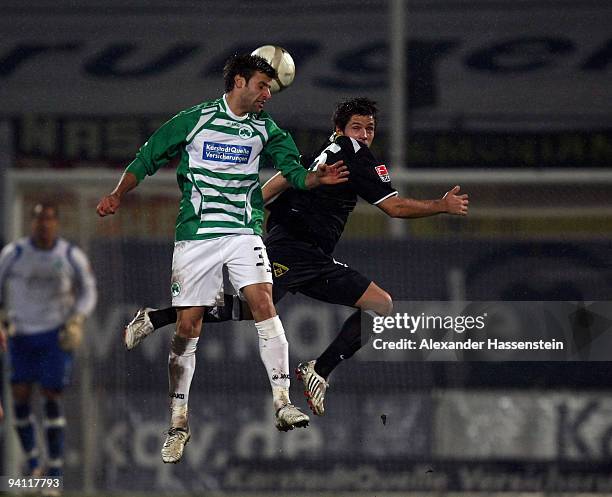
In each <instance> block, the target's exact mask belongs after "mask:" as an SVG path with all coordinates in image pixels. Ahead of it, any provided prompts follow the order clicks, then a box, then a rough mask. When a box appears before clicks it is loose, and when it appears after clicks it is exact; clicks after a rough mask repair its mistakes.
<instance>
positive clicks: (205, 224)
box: [200, 221, 246, 228]
mask: <svg viewBox="0 0 612 497" xmlns="http://www.w3.org/2000/svg"><path fill="white" fill-rule="evenodd" d="M245 227H246V226H245V225H244V224H242V223H232V222H231V221H200V228H245Z"/></svg>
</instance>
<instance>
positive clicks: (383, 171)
mask: <svg viewBox="0 0 612 497" xmlns="http://www.w3.org/2000/svg"><path fill="white" fill-rule="evenodd" d="M374 169H376V174H378V177H379V178H380V180H381V181H384V182H385V183H389V182H390V181H391V178H390V177H389V171H387V166H385V165H384V164H381V165H380V166H376V167H375V168H374Z"/></svg>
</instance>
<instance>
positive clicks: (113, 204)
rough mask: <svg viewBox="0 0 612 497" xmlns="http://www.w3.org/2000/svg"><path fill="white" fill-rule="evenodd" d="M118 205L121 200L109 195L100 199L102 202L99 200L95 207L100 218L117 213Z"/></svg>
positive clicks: (117, 196) (114, 195)
mask: <svg viewBox="0 0 612 497" xmlns="http://www.w3.org/2000/svg"><path fill="white" fill-rule="evenodd" d="M120 204H121V200H120V199H119V195H116V194H113V193H111V194H110V195H106V196H104V197H102V200H100V202H99V203H98V206H97V207H96V212H97V213H98V215H99V216H100V217H104V216H108V215H109V214H114V213H115V212H117V209H119V205H120Z"/></svg>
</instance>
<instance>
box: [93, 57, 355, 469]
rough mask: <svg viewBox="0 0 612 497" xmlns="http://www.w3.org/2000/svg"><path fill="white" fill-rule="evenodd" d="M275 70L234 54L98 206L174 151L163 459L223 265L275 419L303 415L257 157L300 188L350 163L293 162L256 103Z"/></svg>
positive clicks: (111, 203)
mask: <svg viewBox="0 0 612 497" xmlns="http://www.w3.org/2000/svg"><path fill="white" fill-rule="evenodd" d="M275 76H276V72H275V70H274V69H273V68H272V66H270V65H269V64H268V63H267V62H266V60H265V59H263V58H261V57H258V56H253V55H239V56H233V57H231V58H230V59H229V60H228V61H227V63H226V65H225V67H224V70H223V77H224V82H225V94H224V95H223V96H222V97H221V98H218V99H216V100H211V101H207V102H204V103H202V104H200V105H197V106H195V107H192V108H190V109H187V110H185V111H183V112H180V113H179V114H177V115H176V116H174V117H173V118H172V119H170V120H169V121H168V122H167V123H165V124H164V125H163V126H162V127H161V128H159V129H158V130H157V131H156V132H155V133H153V135H152V136H151V137H150V138H149V140H148V141H147V142H146V143H145V144H144V145H143V146H142V147H141V149H140V150H139V152H138V153H137V155H136V158H135V159H134V161H132V163H130V164H129V165H128V167H127V168H126V170H125V172H124V174H123V175H122V177H121V179H120V180H119V183H118V184H117V186H116V187H115V189H114V190H113V191H112V192H111V193H110V194H109V195H106V196H105V197H103V198H102V199H101V200H100V203H99V204H98V207H97V212H98V214H99V215H100V216H106V215H109V214H114V213H115V212H116V211H117V209H118V208H119V206H120V204H121V199H122V197H123V195H125V194H126V193H127V192H129V191H130V190H132V189H133V188H135V187H136V186H137V185H138V184H139V183H140V181H142V180H143V179H144V177H145V176H147V175H149V176H150V175H153V174H155V172H156V171H157V170H158V169H159V168H160V167H162V166H164V165H166V164H167V163H168V162H169V161H170V160H171V159H174V158H178V166H177V179H178V185H179V188H180V190H181V193H182V198H181V201H180V206H179V213H178V217H177V221H176V236H175V246H174V254H173V259H172V282H171V292H172V305H173V307H176V308H177V311H178V312H177V314H178V318H177V327H176V332H175V335H174V338H173V340H172V345H171V350H170V356H169V361H168V376H169V383H170V409H171V423H170V429H169V430H168V435H167V437H166V441H165V443H164V445H163V448H162V459H163V461H164V462H169V463H176V462H178V461H179V460H180V459H181V457H182V454H183V449H184V447H185V444H186V443H187V442H188V440H189V438H190V431H189V424H188V415H187V405H188V397H189V386H190V385H191V380H192V378H193V373H194V370H195V351H196V347H197V342H198V339H199V336H200V332H201V329H202V317H203V314H204V311H205V309H206V307H210V306H214V305H215V301H216V296H217V292H218V290H219V288H220V287H221V283H222V267H223V265H225V266H226V267H227V268H228V273H229V277H230V280H231V282H232V285H233V286H234V287H235V288H239V289H240V291H241V292H242V294H243V295H244V297H245V299H246V301H247V303H248V305H249V307H250V309H251V312H252V313H253V316H254V319H255V327H256V328H257V333H258V336H259V349H260V355H261V358H262V361H263V363H264V366H265V367H266V370H267V372H268V377H269V379H270V384H271V386H272V392H273V403H274V408H275V411H276V427H277V428H278V429H279V430H282V431H287V430H291V429H293V428H294V427H304V426H307V425H308V422H309V418H308V416H307V415H306V414H304V413H302V412H301V411H300V410H299V409H297V408H296V407H295V406H293V405H292V404H291V403H290V400H289V376H290V375H289V356H288V344H287V339H286V338H285V332H284V330H283V326H282V323H281V321H280V319H279V317H278V316H277V314H276V310H275V308H274V304H273V302H272V274H271V268H270V262H269V260H268V257H267V254H266V249H265V247H264V244H263V241H262V239H261V236H260V235H261V234H262V223H263V217H264V216H263V199H262V194H261V187H260V183H259V174H258V173H259V161H260V157H261V156H269V157H270V159H271V162H272V163H274V164H275V165H276V167H277V168H278V169H279V170H280V172H281V173H282V175H283V176H284V177H285V178H286V179H287V181H289V182H290V183H291V184H292V185H293V186H294V187H295V188H298V189H308V188H313V187H315V186H318V185H322V184H337V183H342V182H345V181H346V180H347V178H346V174H347V172H346V171H345V170H343V167H342V166H341V164H340V163H336V164H333V165H331V166H327V165H323V166H320V167H319V168H318V169H317V171H316V172H308V171H306V170H305V169H304V168H303V167H302V166H301V165H300V162H299V152H298V150H297V147H296V146H295V143H294V141H293V139H292V138H291V136H290V135H289V134H288V133H287V132H286V131H283V130H282V129H280V128H279V127H278V126H277V125H276V123H275V122H274V121H273V120H272V119H271V118H270V116H269V115H268V114H267V113H265V112H264V111H263V108H264V105H265V103H266V102H267V101H268V100H269V99H270V98H271V93H270V82H271V81H272V79H273V78H274V77H275Z"/></svg>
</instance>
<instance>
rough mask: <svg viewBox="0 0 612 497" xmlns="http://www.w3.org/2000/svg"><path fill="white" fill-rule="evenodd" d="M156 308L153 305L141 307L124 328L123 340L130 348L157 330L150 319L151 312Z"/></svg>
mask: <svg viewBox="0 0 612 497" xmlns="http://www.w3.org/2000/svg"><path fill="white" fill-rule="evenodd" d="M156 310H157V309H153V308H151V307H141V308H140V309H138V311H136V314H134V318H133V319H132V320H131V321H130V322H129V323H128V325H127V326H126V327H125V329H124V330H123V342H124V343H125V347H126V348H127V349H128V350H132V349H133V348H134V347H136V345H138V344H139V343H140V342H142V341H143V340H144V339H145V338H147V337H148V336H149V335H150V334H151V333H153V332H154V331H155V328H153V323H151V320H150V319H149V312H151V311H156Z"/></svg>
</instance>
